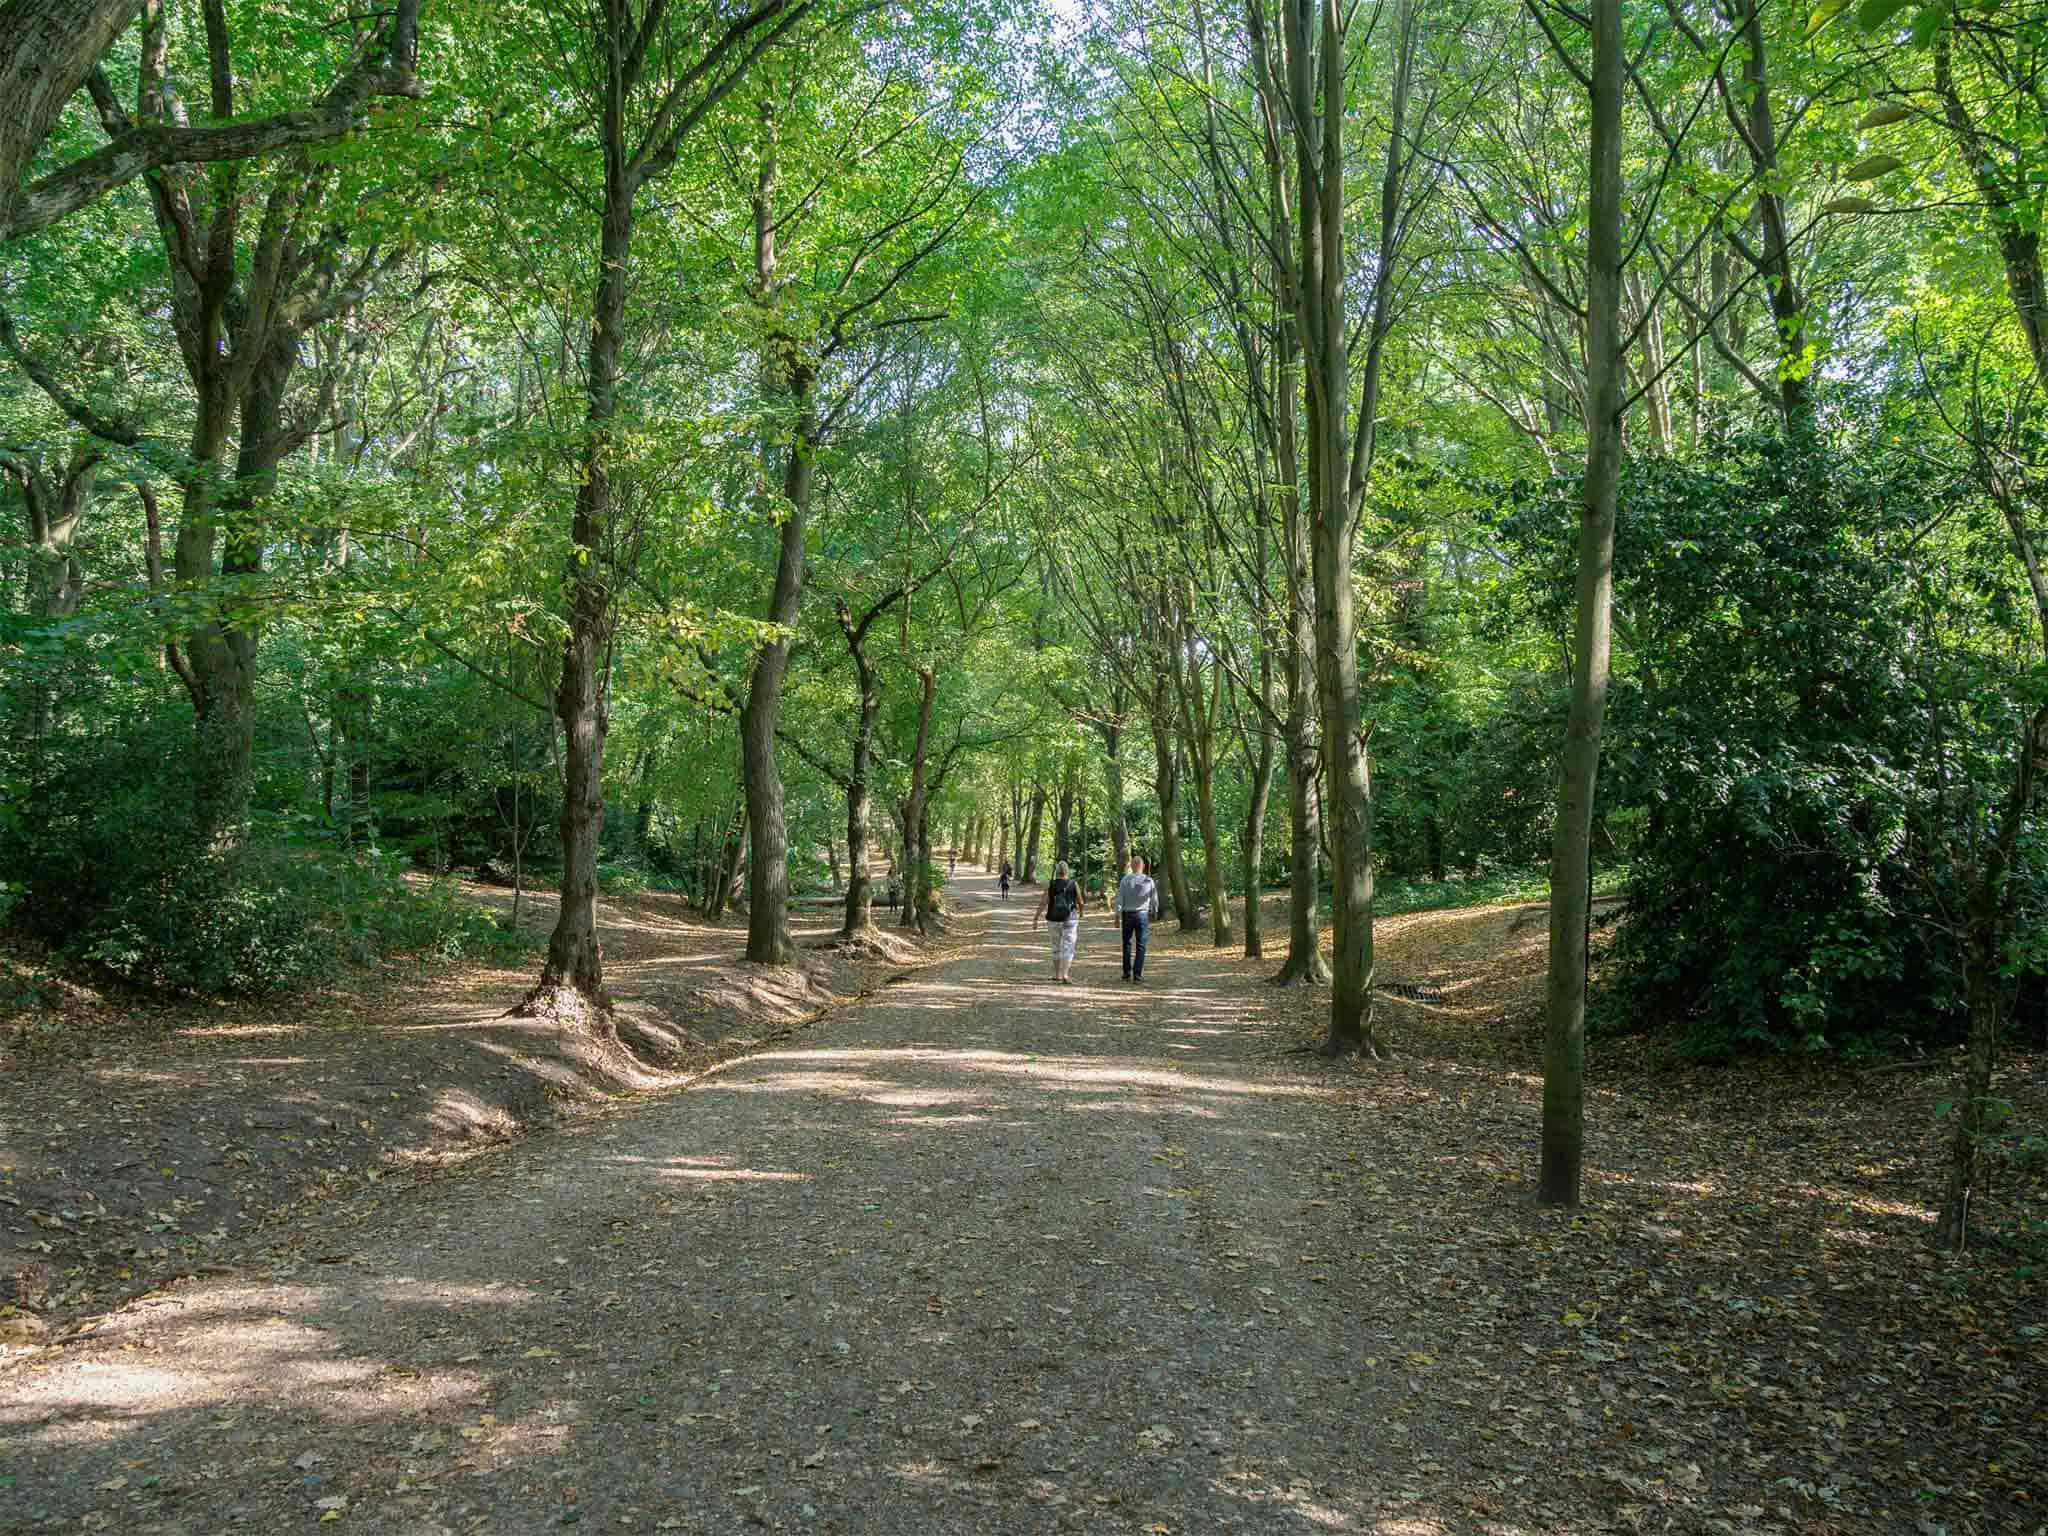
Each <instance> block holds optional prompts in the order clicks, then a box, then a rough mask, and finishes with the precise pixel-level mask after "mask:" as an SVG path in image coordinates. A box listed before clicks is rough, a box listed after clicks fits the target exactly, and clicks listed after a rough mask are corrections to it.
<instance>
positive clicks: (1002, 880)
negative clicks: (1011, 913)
mask: <svg viewBox="0 0 2048 1536" xmlns="http://www.w3.org/2000/svg"><path fill="white" fill-rule="evenodd" d="M996 888H997V889H998V890H1000V891H1001V892H1002V893H1003V900H1005V901H1008V900H1009V899H1010V861H1009V860H1008V859H1005V860H1003V872H1002V873H1001V874H999V875H997V876H996Z"/></svg>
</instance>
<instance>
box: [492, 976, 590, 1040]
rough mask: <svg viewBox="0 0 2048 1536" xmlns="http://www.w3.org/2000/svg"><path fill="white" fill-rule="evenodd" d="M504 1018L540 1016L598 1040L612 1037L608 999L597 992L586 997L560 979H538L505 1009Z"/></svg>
mask: <svg viewBox="0 0 2048 1536" xmlns="http://www.w3.org/2000/svg"><path fill="white" fill-rule="evenodd" d="M504 1017H506V1018H508V1019H541V1020H545V1021H546V1022H547V1023H550V1024H553V1025H554V1026H555V1027H556V1028H558V1029H568V1030H575V1031H577V1032H579V1033H581V1034H586V1035H591V1036H593V1037H595V1038H597V1039H599V1040H616V1039H617V1038H618V1034H617V1031H616V1029H615V1027H614V1025H613V1022H612V1000H611V998H610V996H609V995H607V994H605V993H602V992H600V993H599V994H598V995H597V996H596V997H594V998H593V997H590V996H588V995H586V994H585V993H583V992H581V991H578V990H577V989H576V988H575V987H573V986H571V985H570V984H569V983H567V982H563V981H542V982H541V983H540V985H538V986H536V987H535V988H534V989H533V990H532V991H531V992H529V993H527V994H526V996H525V997H524V998H523V999H521V1000H520V1002H519V1003H518V1004H516V1005H515V1006H513V1007H511V1008H508V1009H506V1010H505V1013H504Z"/></svg>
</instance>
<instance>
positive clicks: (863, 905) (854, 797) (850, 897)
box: [839, 609, 882, 939]
mask: <svg viewBox="0 0 2048 1536" xmlns="http://www.w3.org/2000/svg"><path fill="white" fill-rule="evenodd" d="M840 627H841V628H842V630H844V632H845V634H846V643H847V646H848V648H849V649H850V650H851V651H852V653H853V668H854V675H855V677H856V678H857V679H858V680H859V684H860V718H859V720H858V722H857V723H856V724H855V726H854V732H853V771H852V773H850V774H849V775H848V776H847V780H846V919H845V921H844V922H843V923H842V924H841V925H840V929H839V932H840V935H841V937H843V938H849V939H850V938H853V937H854V936H855V935H856V934H859V933H862V932H864V931H870V930H872V929H873V928H874V925H875V919H874V891H873V888H872V886H871V884H870V882H869V875H868V837H869V826H868V823H869V811H868V802H869V789H868V777H869V773H870V764H871V763H872V761H873V757H874V742H875V720H876V718H877V717H878V716H879V715H880V713H881V708H882V696H881V690H880V689H879V688H878V687H877V685H876V678H875V667H874V663H873V662H872V661H870V660H869V658H868V654H867V645H866V637H865V635H864V634H863V633H860V632H858V630H857V627H856V626H855V625H854V624H853V622H852V617H851V615H850V614H848V613H846V612H845V610H844V609H842V610H841V614H840Z"/></svg>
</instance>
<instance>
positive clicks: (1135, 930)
mask: <svg viewBox="0 0 2048 1536" xmlns="http://www.w3.org/2000/svg"><path fill="white" fill-rule="evenodd" d="M1151 927H1152V918H1151V915H1150V914H1149V913H1145V912H1126V913H1125V914H1124V974H1125V975H1126V976H1143V975H1144V974H1145V936H1146V934H1147V933H1148V932H1149V931H1150V929H1151ZM1133 941H1135V942H1136V944H1137V946H1138V948H1137V953H1136V954H1135V955H1134V954H1133V953H1132V952H1131V945H1132V943H1133Z"/></svg>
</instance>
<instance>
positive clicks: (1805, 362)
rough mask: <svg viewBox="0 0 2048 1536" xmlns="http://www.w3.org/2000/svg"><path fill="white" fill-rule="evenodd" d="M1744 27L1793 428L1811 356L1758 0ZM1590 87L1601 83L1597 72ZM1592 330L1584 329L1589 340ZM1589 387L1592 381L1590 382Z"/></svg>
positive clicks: (1766, 254) (1782, 404) (1750, 141)
mask: <svg viewBox="0 0 2048 1536" xmlns="http://www.w3.org/2000/svg"><path fill="white" fill-rule="evenodd" d="M1739 4H1740V10H1739V11H1738V12H1737V15H1738V17H1739V21H1740V26H1741V30H1742V46H1743V54H1742V86H1743V96H1744V98H1745V102H1746V106H1747V115H1748V119H1749V121H1748V124H1747V126H1746V128H1745V130H1744V133H1743V137H1744V139H1745V140H1746V142H1747V146H1748V149H1749V153H1750V158H1751V161H1752V163H1753V165H1754V167H1755V171H1756V188H1757V219H1758V223H1759V225H1760V226H1761V228H1762V231H1763V250H1762V252H1761V253H1760V254H1761V256H1762V265H1763V272H1762V275H1763V279H1764V287H1765V291H1766V293H1767V295H1768V296H1769V299H1770V304H1771V319H1772V321H1773V322H1774V328H1775V330H1776V333H1777V338H1778V407H1779V409H1780V410H1781V411H1782V412H1783V413H1784V417H1785V425H1786V427H1788V428H1797V427H1800V426H1802V425H1804V424H1805V423H1806V422H1807V421H1808V420H1809V419H1810V418H1811V416H1812V404H1811V401H1810V399H1809V391H1808V388H1807V382H1806V381H1807V378H1808V376H1809V375H1810V374H1811V373H1812V371H1813V359H1812V358H1810V357H1809V356H1807V339H1806V303H1805V300H1804V299H1803V298H1802V297H1801V296H1800V293H1799V285H1798V283H1797V282H1795V281H1794V274H1793V271H1792V231H1791V223H1790V221H1789V220H1788V219H1787V218H1786V216H1785V199H1784V195H1783V193H1782V192H1781V191H1780V187H1781V185H1782V183H1783V179H1784V178H1783V176H1782V175H1781V173H1780V172H1779V169H1778V129H1777V124H1776V123H1775V122H1774V121H1773V120H1772V117H1771V76H1770V56H1769V54H1768V53H1767V52H1766V51H1765V46H1764V24H1763V5H1762V3H1761V0H1739ZM1594 88H1595V90H1597V89H1598V88H1599V82H1598V80H1597V78H1596V79H1595V82H1594ZM1590 340H1591V331H1590V328H1589V330H1588V341H1589V344H1590ZM1589 392H1590V386H1589Z"/></svg>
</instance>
